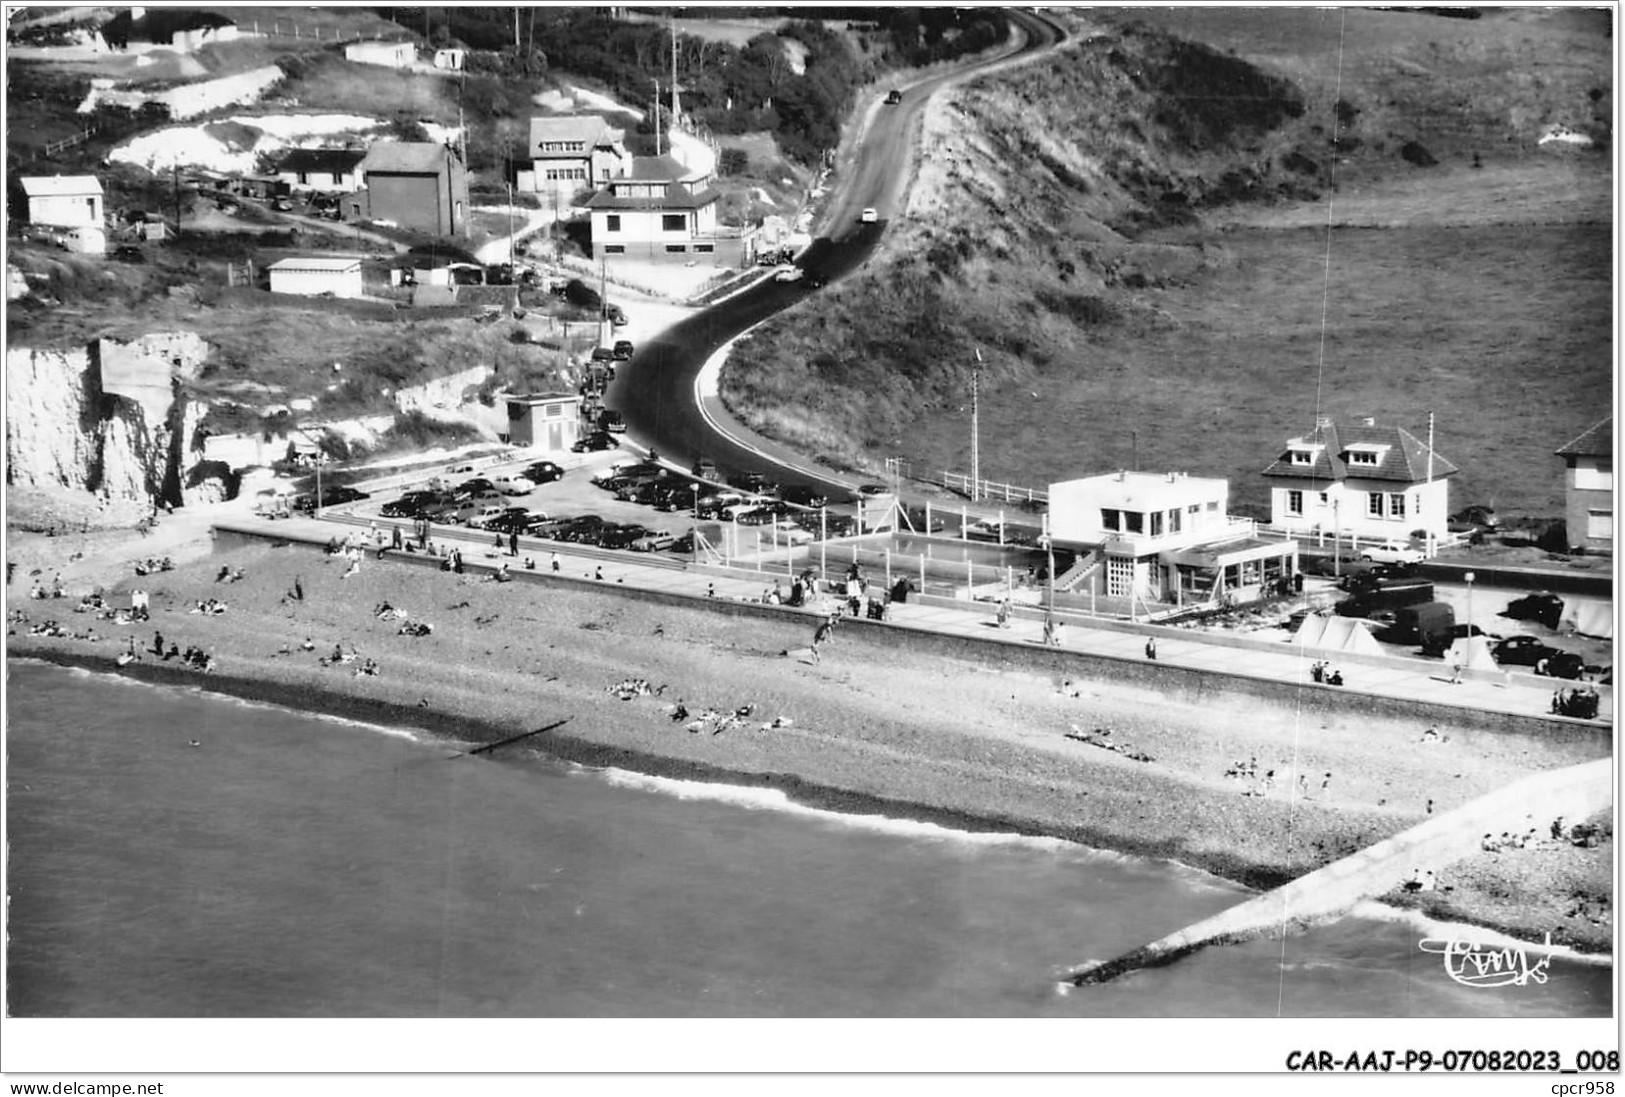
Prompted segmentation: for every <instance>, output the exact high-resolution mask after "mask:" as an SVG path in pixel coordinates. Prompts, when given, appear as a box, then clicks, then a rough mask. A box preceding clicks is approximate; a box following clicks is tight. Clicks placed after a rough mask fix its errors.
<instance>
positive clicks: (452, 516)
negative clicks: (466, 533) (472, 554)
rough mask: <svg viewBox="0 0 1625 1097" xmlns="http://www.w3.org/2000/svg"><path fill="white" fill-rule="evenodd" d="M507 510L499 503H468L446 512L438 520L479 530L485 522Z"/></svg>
mask: <svg viewBox="0 0 1625 1097" xmlns="http://www.w3.org/2000/svg"><path fill="white" fill-rule="evenodd" d="M507 509H508V508H507V507H505V506H503V505H502V504H501V503H475V502H469V503H463V504H462V505H461V506H459V507H458V508H457V509H456V510H451V511H446V512H445V513H443V514H442V515H441V516H440V520H441V521H442V522H456V523H458V524H459V525H465V526H468V527H469V528H471V529H479V528H480V527H481V526H482V525H484V523H485V522H486V521H487V520H489V519H491V518H495V517H496V516H497V515H499V514H501V513H502V512H503V511H505V510H507Z"/></svg>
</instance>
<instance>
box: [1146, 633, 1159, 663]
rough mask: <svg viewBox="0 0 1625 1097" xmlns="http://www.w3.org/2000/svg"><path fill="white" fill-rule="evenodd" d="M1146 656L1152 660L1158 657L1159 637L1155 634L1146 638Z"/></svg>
mask: <svg viewBox="0 0 1625 1097" xmlns="http://www.w3.org/2000/svg"><path fill="white" fill-rule="evenodd" d="M1145 657H1146V658H1147V659H1151V660H1155V659H1156V658H1157V638H1156V637H1155V636H1147V637H1146V638H1145Z"/></svg>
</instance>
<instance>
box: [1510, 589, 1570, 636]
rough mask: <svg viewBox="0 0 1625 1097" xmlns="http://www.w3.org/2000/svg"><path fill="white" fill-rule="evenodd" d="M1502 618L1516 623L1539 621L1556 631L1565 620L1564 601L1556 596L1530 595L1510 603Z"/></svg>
mask: <svg viewBox="0 0 1625 1097" xmlns="http://www.w3.org/2000/svg"><path fill="white" fill-rule="evenodd" d="M1501 616H1503V617H1510V618H1512V619H1513V620H1514V621H1538V622H1539V623H1540V624H1543V625H1545V626H1546V627H1547V628H1549V629H1555V628H1557V626H1558V624H1560V623H1561V622H1562V620H1563V599H1561V598H1559V597H1558V596H1557V595H1555V594H1544V593H1543V594H1528V595H1525V596H1524V597H1522V598H1516V599H1514V600H1512V601H1511V602H1508V603H1507V608H1506V609H1505V610H1504V611H1502V614H1501Z"/></svg>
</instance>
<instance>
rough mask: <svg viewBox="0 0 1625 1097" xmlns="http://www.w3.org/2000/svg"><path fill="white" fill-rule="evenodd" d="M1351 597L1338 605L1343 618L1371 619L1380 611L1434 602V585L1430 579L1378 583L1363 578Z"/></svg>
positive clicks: (1395, 580) (1352, 589) (1354, 586)
mask: <svg viewBox="0 0 1625 1097" xmlns="http://www.w3.org/2000/svg"><path fill="white" fill-rule="evenodd" d="M1349 595H1350V596H1349V597H1348V598H1345V599H1343V601H1341V602H1339V603H1337V607H1336V608H1337V612H1338V613H1339V614H1340V615H1341V616H1343V617H1370V616H1372V614H1373V613H1375V612H1377V611H1380V610H1395V609H1398V608H1399V607H1400V606H1414V605H1418V604H1420V603H1422V602H1431V601H1433V584H1432V583H1430V582H1428V581H1427V580H1426V579H1392V578H1389V579H1375V578H1371V577H1369V576H1363V575H1362V576H1359V577H1358V579H1357V580H1356V581H1355V582H1354V583H1352V584H1351V585H1350V586H1349Z"/></svg>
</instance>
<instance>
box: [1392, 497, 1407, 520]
mask: <svg viewBox="0 0 1625 1097" xmlns="http://www.w3.org/2000/svg"><path fill="white" fill-rule="evenodd" d="M1388 517H1390V518H1403V517H1405V496H1404V494H1403V493H1402V492H1394V493H1392V494H1390V495H1389V496H1388Z"/></svg>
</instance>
